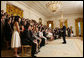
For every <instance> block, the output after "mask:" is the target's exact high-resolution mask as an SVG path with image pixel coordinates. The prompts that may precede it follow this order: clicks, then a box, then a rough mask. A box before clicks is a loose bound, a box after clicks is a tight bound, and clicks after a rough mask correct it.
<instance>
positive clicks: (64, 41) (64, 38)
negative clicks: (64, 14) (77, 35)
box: [62, 24, 66, 44]
mask: <svg viewBox="0 0 84 58" xmlns="http://www.w3.org/2000/svg"><path fill="white" fill-rule="evenodd" d="M62 37H63V44H66V26H65V25H64V24H63V28H62Z"/></svg>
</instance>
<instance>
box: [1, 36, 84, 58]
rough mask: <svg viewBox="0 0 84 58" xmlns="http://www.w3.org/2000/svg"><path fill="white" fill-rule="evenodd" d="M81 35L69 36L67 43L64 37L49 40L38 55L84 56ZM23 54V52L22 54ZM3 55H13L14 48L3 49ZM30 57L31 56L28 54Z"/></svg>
mask: <svg viewBox="0 0 84 58" xmlns="http://www.w3.org/2000/svg"><path fill="white" fill-rule="evenodd" d="M80 39H81V38H80V37H71V38H67V44H62V39H57V40H54V41H49V43H48V44H47V45H45V46H44V47H42V48H41V49H40V52H39V53H38V54H36V56H37V57H83V41H82V40H80ZM20 55H21V54H20ZM1 56H2V57H13V50H2V51H1ZM26 57H29V56H26Z"/></svg>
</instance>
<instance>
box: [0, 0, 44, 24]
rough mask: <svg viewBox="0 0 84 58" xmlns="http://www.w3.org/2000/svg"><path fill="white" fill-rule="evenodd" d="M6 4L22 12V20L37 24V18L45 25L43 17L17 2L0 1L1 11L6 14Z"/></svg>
mask: <svg viewBox="0 0 84 58" xmlns="http://www.w3.org/2000/svg"><path fill="white" fill-rule="evenodd" d="M6 3H11V4H13V5H15V6H17V7H19V8H21V9H22V10H23V17H24V18H29V19H34V20H36V21H37V22H39V18H42V23H43V24H46V22H45V19H46V18H45V17H44V16H43V15H42V14H40V13H38V12H37V11H35V10H34V9H33V10H32V9H30V7H29V8H28V7H26V5H23V4H22V3H20V2H18V1H1V9H3V10H4V11H5V12H6Z"/></svg>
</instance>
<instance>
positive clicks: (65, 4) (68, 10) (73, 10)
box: [20, 1, 83, 18]
mask: <svg viewBox="0 0 84 58" xmlns="http://www.w3.org/2000/svg"><path fill="white" fill-rule="evenodd" d="M20 2H21V1H20ZM22 2H23V3H24V4H26V5H27V6H28V7H30V8H32V9H34V10H36V11H38V12H39V13H41V14H42V15H44V16H45V17H47V18H48V17H51V16H53V13H52V12H51V11H50V10H49V9H48V8H47V7H46V3H48V1H22ZM61 12H62V13H63V14H64V15H67V14H83V1H62V7H61V8H60V9H59V11H57V12H56V13H55V14H54V15H55V16H57V15H60V14H61Z"/></svg>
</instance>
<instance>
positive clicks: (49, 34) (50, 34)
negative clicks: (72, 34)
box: [47, 30, 54, 40]
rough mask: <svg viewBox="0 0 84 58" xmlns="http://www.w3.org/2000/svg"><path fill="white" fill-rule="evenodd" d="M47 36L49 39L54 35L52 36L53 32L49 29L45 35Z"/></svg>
mask: <svg viewBox="0 0 84 58" xmlns="http://www.w3.org/2000/svg"><path fill="white" fill-rule="evenodd" d="M47 38H48V39H50V40H53V39H54V37H53V34H52V32H51V30H48V35H47Z"/></svg>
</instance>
